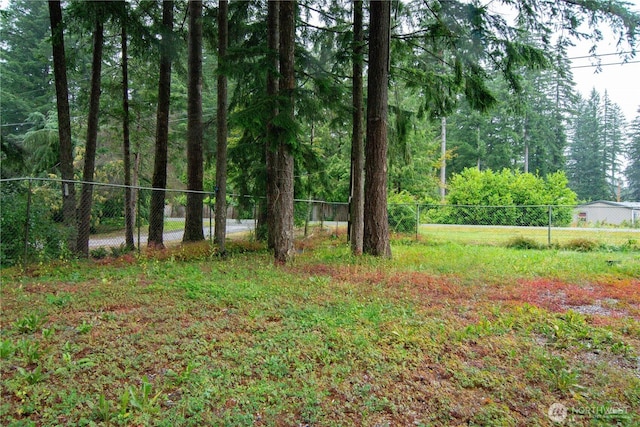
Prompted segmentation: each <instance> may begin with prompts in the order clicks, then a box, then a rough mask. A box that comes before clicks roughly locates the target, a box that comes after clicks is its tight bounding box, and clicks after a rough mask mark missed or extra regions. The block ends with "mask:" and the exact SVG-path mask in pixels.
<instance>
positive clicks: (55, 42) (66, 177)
mask: <svg viewBox="0 0 640 427" xmlns="http://www.w3.org/2000/svg"><path fill="white" fill-rule="evenodd" d="M49 20H50V22H51V43H52V50H53V69H54V79H55V87H56V106H57V112H58V114H57V117H58V139H59V144H58V145H59V147H60V148H59V153H60V154H59V159H60V163H59V164H60V166H59V168H60V175H61V176H62V179H63V181H64V182H63V183H62V218H63V222H64V224H65V226H66V227H67V229H68V230H69V234H68V238H67V245H68V247H69V248H72V249H75V248H76V244H77V242H76V235H77V228H76V190H75V185H74V183H73V179H74V172H73V142H72V140H71V113H70V110H69V86H68V84H67V61H66V55H65V47H64V25H63V21H62V6H61V5H60V1H53V0H50V1H49Z"/></svg>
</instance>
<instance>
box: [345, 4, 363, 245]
mask: <svg viewBox="0 0 640 427" xmlns="http://www.w3.org/2000/svg"><path fill="white" fill-rule="evenodd" d="M362 15H363V13H362V0H356V1H354V2H353V57H352V61H353V64H352V65H353V67H352V68H353V94H352V96H353V133H352V135H351V229H350V236H349V237H350V240H351V252H352V253H353V254H354V255H362V242H363V234H364V140H363V133H364V130H363V119H364V117H363V116H364V109H363V86H364V85H363V78H362V69H363V63H364V58H363V55H364V32H363V29H362Z"/></svg>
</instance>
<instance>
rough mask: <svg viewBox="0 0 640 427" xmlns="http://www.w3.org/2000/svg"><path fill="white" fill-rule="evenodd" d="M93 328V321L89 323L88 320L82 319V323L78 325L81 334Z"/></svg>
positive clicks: (77, 330)
mask: <svg viewBox="0 0 640 427" xmlns="http://www.w3.org/2000/svg"><path fill="white" fill-rule="evenodd" d="M91 329H93V325H92V324H91V323H87V321H86V320H83V321H82V324H80V325H78V326H77V327H76V332H78V333H79V334H88V333H89V332H91Z"/></svg>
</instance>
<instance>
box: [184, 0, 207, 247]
mask: <svg viewBox="0 0 640 427" xmlns="http://www.w3.org/2000/svg"><path fill="white" fill-rule="evenodd" d="M188 65H189V74H188V78H189V82H188V98H189V100H188V106H187V108H188V112H187V116H188V125H187V127H188V131H187V189H188V190H190V192H188V193H187V209H186V218H185V225H184V237H183V241H185V242H197V241H200V240H204V232H203V229H202V212H203V209H202V201H203V199H204V197H203V195H202V193H201V191H202V190H203V167H204V165H203V141H202V133H203V131H202V1H200V0H189V59H188Z"/></svg>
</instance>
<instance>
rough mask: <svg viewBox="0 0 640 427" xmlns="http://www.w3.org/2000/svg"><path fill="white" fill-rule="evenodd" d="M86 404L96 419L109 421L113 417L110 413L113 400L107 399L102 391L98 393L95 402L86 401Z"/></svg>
mask: <svg viewBox="0 0 640 427" xmlns="http://www.w3.org/2000/svg"><path fill="white" fill-rule="evenodd" d="M87 404H88V406H89V408H90V409H92V411H93V416H94V418H95V419H96V420H98V421H102V422H109V421H110V420H111V418H112V417H113V414H112V413H111V407H112V405H113V402H112V401H110V400H108V399H107V398H106V397H105V395H104V394H103V393H100V396H98V402H97V403H94V402H92V401H88V402H87Z"/></svg>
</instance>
